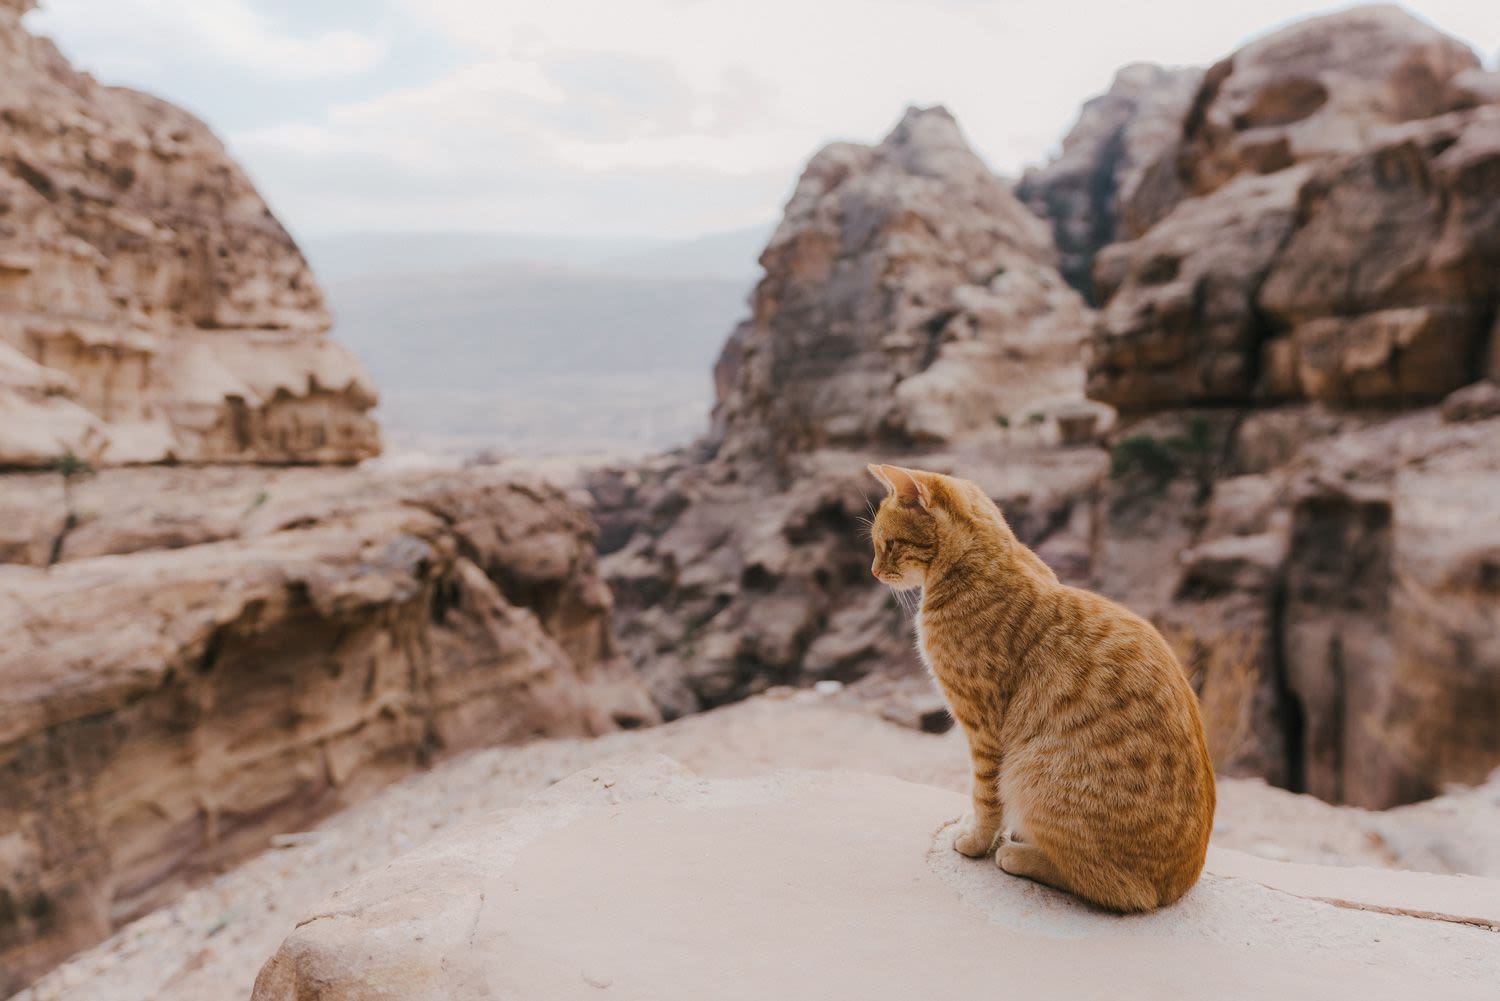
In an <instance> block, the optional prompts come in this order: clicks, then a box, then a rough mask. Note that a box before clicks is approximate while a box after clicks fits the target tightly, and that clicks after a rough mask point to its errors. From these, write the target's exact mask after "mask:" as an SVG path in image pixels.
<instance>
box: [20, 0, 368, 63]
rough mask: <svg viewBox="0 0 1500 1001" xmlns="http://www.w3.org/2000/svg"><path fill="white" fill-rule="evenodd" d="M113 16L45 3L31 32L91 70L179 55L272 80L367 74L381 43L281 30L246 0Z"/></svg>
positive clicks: (193, 1) (128, 8)
mask: <svg viewBox="0 0 1500 1001" xmlns="http://www.w3.org/2000/svg"><path fill="white" fill-rule="evenodd" d="M111 6H112V7H114V8H115V13H116V14H117V15H119V16H109V15H108V14H104V15H101V10H100V4H99V3H98V0H47V2H46V3H45V5H44V6H43V7H42V8H41V9H40V10H39V11H36V12H34V13H33V14H31V15H30V21H29V22H28V23H29V24H30V25H31V26H32V27H33V28H34V29H36V30H38V31H40V32H42V33H45V34H50V35H55V36H57V37H60V38H62V39H64V40H65V41H66V43H67V44H68V45H69V47H70V48H78V49H81V50H84V51H87V52H89V53H91V54H93V57H92V58H91V60H90V62H91V65H92V66H93V68H94V69H95V70H96V72H100V73H103V74H106V75H126V76H134V75H139V74H140V73H141V72H142V71H143V70H145V69H147V68H149V67H153V66H160V65H162V64H164V63H172V62H179V61H186V60H197V61H201V60H213V61H215V62H218V63H220V64H226V65H228V66H232V67H235V68H238V69H240V70H246V71H250V72H252V73H253V74H254V75H256V76H260V77H265V78H270V79H274V80H278V81H303V80H315V79H323V78H330V77H341V76H350V75H355V74H360V73H365V72H368V71H369V70H371V69H373V68H374V67H376V66H377V65H379V64H380V62H381V61H382V60H383V59H384V58H385V55H386V44H385V43H384V42H383V41H381V40H379V39H377V38H374V37H372V36H370V35H367V34H364V33H361V32H358V31H352V30H347V29H333V30H325V31H319V32H316V33H313V34H309V35H300V34H293V33H289V32H287V31H285V30H282V29H281V28H280V26H279V25H278V24H276V23H275V22H274V21H273V19H272V18H271V17H269V16H268V15H266V14H265V13H263V12H262V11H261V10H259V9H258V8H257V7H256V6H255V4H254V3H252V2H251V0H190V2H183V0H129V2H128V3H113V4H111Z"/></svg>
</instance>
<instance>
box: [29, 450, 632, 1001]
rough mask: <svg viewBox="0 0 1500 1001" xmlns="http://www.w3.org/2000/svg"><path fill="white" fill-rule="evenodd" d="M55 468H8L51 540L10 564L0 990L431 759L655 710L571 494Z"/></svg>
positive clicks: (351, 474)
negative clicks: (65, 518)
mask: <svg viewBox="0 0 1500 1001" xmlns="http://www.w3.org/2000/svg"><path fill="white" fill-rule="evenodd" d="M61 490H62V487H61V485H60V478H59V477H55V476H49V475H45V474H32V475H19V474H18V475H12V476H7V477H3V478H0V510H4V511H5V512H6V514H7V516H8V518H7V520H11V519H14V521H17V522H22V523H26V524H30V525H34V526H36V528H37V531H38V534H39V535H41V537H42V538H44V539H45V540H47V541H46V544H45V545H43V546H41V547H38V549H37V550H27V549H25V548H20V549H13V550H12V551H11V555H12V556H18V557H19V559H20V561H21V562H19V563H12V564H9V565H5V566H0V635H4V636H6V637H8V640H7V642H6V643H5V644H4V645H3V647H0V677H3V678H4V679H5V685H4V688H3V691H0V863H3V864H0V901H3V902H4V906H3V907H0V971H3V972H0V993H7V994H8V993H9V992H10V991H12V990H16V989H19V988H20V987H21V986H22V985H23V984H24V983H25V982H26V981H27V979H28V978H29V977H30V976H32V975H35V974H36V973H38V972H40V971H42V970H44V969H46V968H47V967H48V966H49V965H50V964H51V963H54V962H56V961H57V960H58V959H60V958H62V957H63V956H66V955H67V954H69V953H71V952H72V951H74V950H76V949H77V948H79V947H81V946H84V945H87V944H90V943H92V942H94V941H97V940H99V939H100V938H102V937H104V936H105V935H106V934H108V933H109V932H110V931H111V930H112V929H113V928H115V927H118V926H119V925H120V924H121V923H123V922H125V921H128V920H131V919H133V918H135V917H138V916H139V915H141V914H143V913H144V912H146V911H147V910H150V909H152V908H154V907H156V906H159V905H160V904H162V903H164V902H166V901H168V900H170V899H172V898H173V897H174V896H176V895H177V894H179V893H180V892H181V891H182V889H184V888H185V887H186V886H188V885H190V884H192V883H194V882H197V881H199V880H201V879H203V878H204V877H206V876H208V875H211V874H213V873H214V872H216V871H218V870H219V869H220V868H222V867H223V866H225V865H228V864H231V863H233V862H236V861H238V860H240V859H242V858H244V857H245V856H247V855H250V854H253V853H256V852H259V851H261V850H263V849H264V848H265V847H266V846H267V843H268V838H269V836H270V835H271V834H273V833H277V832H281V831H286V830H297V829H301V828H304V827H305V826H306V825H307V824H308V823H310V822H311V821H313V820H315V819H317V818H318V817H321V816H323V815H325V814H327V813H329V812H331V811H332V810H334V809H337V808H338V807H340V806H342V805H346V804H348V803H349V802H352V801H353V800H355V799H357V798H360V797H362V796H364V795H366V794H368V793H369V792H372V791H373V790H375V789H377V788H379V787H381V786H382V785H385V784H387V783H389V782H391V781H393V780H394V779H396V778H398V777H400V776H402V775H405V774H407V773H409V772H411V771H413V770H416V769H418V768H421V767H423V766H425V765H426V764H427V763H429V762H430V761H432V760H434V759H435V758H437V757H439V756H441V755H444V754H448V753H452V752H454V751H457V750H462V749H465V748H472V747H480V746H491V745H494V744H497V743H504V742H510V741H518V740H522V739H526V738H530V737H535V736H546V735H562V734H596V733H601V732H604V731H606V730H610V729H614V728H617V727H619V726H637V725H643V724H646V723H649V722H652V721H654V720H655V719H656V718H657V714H656V710H655V708H654V707H653V706H652V704H651V702H650V700H649V698H647V697H646V695H645V692H644V690H643V689H642V688H641V687H640V684H639V682H638V681H637V679H636V677H635V675H634V672H633V671H632V670H631V669H630V668H629V666H628V665H626V664H625V663H624V661H623V660H621V658H620V657H619V655H618V652H617V650H616V648H615V644H614V640H613V637H612V633H611V631H610V626H609V612H610V596H609V592H608V590H607V589H606V588H605V587H604V585H603V582H602V581H601V580H600V578H599V576H598V574H597V570H596V563H595V555H594V550H593V533H592V527H591V524H590V522H589V519H588V516H587V514H586V513H585V512H584V511H583V510H582V509H581V508H579V507H577V506H575V505H573V504H571V503H569V502H568V501H567V500H566V499H565V498H564V497H563V495H562V494H561V493H559V492H558V491H557V490H556V489H554V488H551V487H548V486H546V485H544V484H541V483H538V482H530V481H526V480H517V479H515V478H513V477H510V476H506V475H500V474H495V473H491V472H487V471H484V470H475V471H469V472H466V473H464V474H462V475H457V474H455V475H450V476H447V477H443V476H436V477H434V476H423V477H420V478H415V479H405V478H388V477H382V476H379V475H377V474H373V473H363V472H356V471H328V470H307V469H293V470H285V471H281V472H270V471H261V470H250V469H238V470H236V469H231V468H224V469H218V470H168V469H137V470H110V471H106V472H104V473H102V474H101V475H99V476H98V477H97V478H95V479H93V480H90V481H86V482H84V483H80V484H77V485H76V494H75V496H74V497H73V498H72V500H71V501H68V502H66V505H65V504H64V502H63V498H62V495H61ZM122 498H124V499H133V503H132V501H131V500H127V501H125V502H122V501H121V499H122ZM63 506H70V507H71V508H72V510H73V511H74V512H75V519H74V521H75V524H74V525H73V526H72V527H69V526H68V524H67V523H66V522H64V523H61V524H59V523H57V522H56V521H55V519H54V518H52V514H53V513H55V511H56V510H57V509H58V508H59V507H63ZM54 531H55V532H57V533H58V535H57V536H54V535H53V534H52V533H53V532H54ZM38 550H40V551H38ZM53 558H57V559H60V562H56V563H55V565H52V566H51V567H50V568H44V567H41V566H36V565H26V564H28V563H29V564H36V563H44V562H46V561H47V560H50V559H53Z"/></svg>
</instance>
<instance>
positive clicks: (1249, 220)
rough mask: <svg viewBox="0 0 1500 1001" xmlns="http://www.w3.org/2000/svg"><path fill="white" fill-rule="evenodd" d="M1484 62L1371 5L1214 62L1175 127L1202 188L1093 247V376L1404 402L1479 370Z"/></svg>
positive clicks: (1222, 394) (1489, 259)
mask: <svg viewBox="0 0 1500 1001" xmlns="http://www.w3.org/2000/svg"><path fill="white" fill-rule="evenodd" d="M1477 66H1478V61H1477V59H1476V58H1475V57H1474V55H1473V53H1472V52H1470V51H1469V50H1468V49H1467V48H1466V47H1465V46H1463V45H1462V44H1460V43H1458V42H1456V41H1454V40H1452V39H1450V38H1447V37H1446V36H1443V35H1441V34H1440V33H1438V32H1436V31H1434V30H1433V29H1432V28H1430V27H1428V26H1427V25H1425V24H1423V23H1422V22H1419V21H1417V20H1416V19H1414V18H1412V17H1411V16H1410V15H1407V14H1405V13H1404V12H1402V11H1400V10H1399V9H1397V8H1393V7H1366V8H1355V9H1353V10H1350V11H1345V12H1342V13H1339V14H1334V15H1329V16H1327V17H1322V18H1315V19H1312V20H1309V21H1304V22H1300V23H1298V24H1294V25H1292V26H1290V27H1288V28H1284V29H1282V30H1280V31H1278V32H1275V33H1274V34H1272V35H1269V36H1267V37H1266V38H1264V39H1262V40H1260V41H1257V42H1254V43H1252V44H1250V45H1248V46H1246V47H1245V48H1244V49H1242V50H1240V51H1239V52H1237V53H1235V54H1234V55H1233V56H1231V57H1229V58H1228V59H1226V60H1225V61H1223V62H1222V63H1220V64H1218V65H1217V66H1215V67H1214V68H1213V69H1211V70H1209V71H1208V73H1207V74H1206V75H1205V77H1204V80H1203V83H1202V85H1201V86H1200V87H1199V90H1198V93H1197V96H1196V97H1195V98H1194V101H1193V107H1192V109H1191V110H1190V112H1189V114H1188V115H1187V117H1186V119H1185V120H1184V123H1183V127H1182V130H1181V134H1180V136H1179V138H1178V140H1177V145H1178V154H1177V161H1176V162H1177V168H1178V175H1179V179H1180V181H1181V183H1182V185H1183V188H1184V190H1185V191H1186V192H1188V193H1191V194H1193V195H1194V196H1195V197H1192V198H1189V199H1187V200H1185V201H1182V202H1180V203H1179V204H1177V205H1176V206H1175V208H1173V209H1172V211H1171V212H1170V214H1168V215H1167V216H1166V217H1165V218H1163V219H1162V220H1161V221H1160V222H1159V223H1157V224H1156V225H1154V226H1152V227H1151V228H1149V229H1148V230H1147V231H1145V232H1144V234H1142V235H1140V236H1139V238H1137V239H1133V240H1130V241H1129V242H1124V243H1119V244H1116V245H1114V246H1112V247H1110V248H1108V249H1107V250H1105V251H1104V252H1102V253H1101V254H1100V256H1099V259H1098V262H1097V264H1096V268H1095V275H1094V277H1095V281H1096V285H1097V289H1098V292H1099V295H1100V297H1101V299H1102V300H1103V301H1104V303H1105V305H1104V306H1103V308H1102V311H1101V313H1100V318H1099V322H1098V326H1097V328H1096V331H1095V335H1094V338H1093V354H1094V358H1093V362H1092V365H1091V368H1090V375H1089V383H1088V385H1089V393H1090V395H1091V396H1093V397H1095V398H1097V399H1101V400H1105V401H1107V402H1109V403H1111V404H1114V405H1116V406H1118V407H1120V408H1122V409H1125V410H1130V411H1137V412H1139V411H1150V410H1155V409H1161V408H1167V407H1180V406H1201V405H1224V404H1251V403H1261V402H1268V401H1285V400H1318V401H1325V402H1329V403H1333V404H1340V405H1350V404H1357V405H1379V406H1385V407H1391V406H1411V405H1416V404H1427V403H1435V402H1437V401H1439V400H1441V399H1442V398H1443V397H1444V396H1445V395H1447V394H1448V393H1450V392H1452V391H1453V390H1455V389H1457V388H1459V387H1461V386H1463V385H1465V384H1467V383H1469V382H1472V381H1474V380H1475V379H1477V378H1479V377H1481V376H1482V375H1484V374H1485V373H1486V371H1487V370H1488V368H1489V366H1490V365H1491V364H1492V355H1491V353H1490V351H1491V348H1490V342H1491V339H1492V336H1493V334H1492V332H1493V329H1494V326H1495V322H1496V307H1497V301H1496V298H1495V293H1494V281H1493V275H1494V273H1495V270H1496V268H1497V267H1500V244H1497V240H1500V237H1497V236H1496V234H1497V233H1500V223H1497V221H1496V217H1495V211H1496V210H1495V208H1494V206H1495V198H1494V193H1495V191H1496V190H1497V185H1500V117H1497V116H1500V105H1495V104H1491V103H1486V102H1488V101H1489V100H1490V99H1491V97H1492V96H1493V95H1492V94H1491V92H1490V90H1488V89H1487V88H1486V87H1485V86H1484V84H1483V77H1484V74H1481V73H1479V72H1478V70H1477Z"/></svg>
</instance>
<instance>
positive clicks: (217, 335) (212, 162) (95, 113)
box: [0, 2, 380, 467]
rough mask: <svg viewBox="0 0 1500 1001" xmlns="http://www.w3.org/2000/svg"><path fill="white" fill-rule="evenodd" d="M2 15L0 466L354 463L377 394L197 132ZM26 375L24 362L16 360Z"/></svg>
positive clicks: (214, 144)
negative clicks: (105, 82)
mask: <svg viewBox="0 0 1500 1001" xmlns="http://www.w3.org/2000/svg"><path fill="white" fill-rule="evenodd" d="M30 6H31V4H29V3H14V2H13V3H9V4H7V5H5V6H4V7H0V117H3V118H4V120H5V128H4V130H3V133H0V467H6V466H11V467H17V466H19V467H38V466H46V465H48V464H51V463H53V462H54V461H56V460H57V459H58V458H59V457H60V456H63V455H65V454H67V453H73V454H74V455H77V456H80V457H83V458H86V459H88V460H89V461H91V462H93V463H95V464H122V463H149V462H163V461H176V462H204V461H216V462H217V461H233V462H263V463H287V462H339V463H347V462H354V461H357V460H359V459H362V458H365V457H367V456H370V455H373V454H375V453H376V452H378V451H379V447H380V446H379V435H378V431H377V428H376V426H375V423H374V422H373V420H371V418H370V417H369V415H368V411H369V410H370V409H371V408H372V407H373V406H374V404H375V391H374V388H373V387H372V386H371V384H370V381H369V378H368V377H367V376H366V375H365V372H364V369H363V368H362V367H361V365H360V364H359V362H358V361H357V360H356V359H355V358H354V357H353V356H352V355H351V354H350V353H349V352H348V351H347V350H346V349H345V348H344V347H343V346H342V345H340V344H339V343H337V342H336V341H333V340H331V339H330V338H329V337H327V336H326V332H327V330H328V328H329V325H330V322H331V318H330V316H329V313H328V308H327V305H326V303H325V301H324V298H323V294H322V292H321V290H320V289H319V288H318V284H317V282H316V280H315V279H314V278H313V276H312V273H311V272H310V271H309V269H308V267H307V263H306V261H305V260H304V259H303V257H302V255H301V253H300V252H299V251H298V250H297V247H296V245H295V244H294V243H293V242H292V239H291V237H290V236H289V235H288V234H287V232H286V230H284V229H283V228H282V226H281V224H280V223H278V222H277V221H276V219H275V217H274V216H273V215H272V214H271V211H270V209H269V208H267V206H266V204H265V202H264V201H262V200H261V198H260V196H259V195H258V194H257V193H256V191H255V188H254V187H253V186H252V185H251V183H250V180H249V178H247V177H246V176H245V173H244V172H243V171H242V170H241V169H240V168H239V167H238V166H237V165H236V164H235V163H234V162H233V161H232V160H231V159H230V157H229V155H228V153H227V152H226V151H225V149H224V147H223V145H222V144H221V143H220V142H219V141H218V140H217V139H216V138H215V137H214V136H213V134H212V133H211V132H210V131H209V130H208V128H207V127H206V126H205V125H204V124H203V123H202V122H200V121H198V120H197V119H195V118H193V117H192V116H191V115H189V114H187V113H186V112H184V111H182V110H181V109H179V108H176V107H173V106H172V105H170V104H167V103H165V102H163V101H159V100H157V99H155V98H153V97H150V96H148V95H145V94H141V93H138V92H136V91H132V90H127V89H124V88H119V87H105V86H101V85H100V84H99V83H97V82H96V81H95V80H94V79H93V78H92V77H90V76H88V75H87V74H84V73H80V72H77V71H76V70H74V69H73V68H72V67H71V66H69V65H68V63H67V61H66V60H65V59H64V58H63V57H62V55H61V54H60V53H59V52H58V51H57V49H56V48H55V47H54V46H53V45H52V43H51V42H49V41H46V40H44V39H39V38H35V37H33V36H31V35H30V34H29V33H28V32H27V31H26V29H25V28H24V27H23V26H22V24H21V22H20V14H21V13H23V12H24V10H25V9H27V8H29V7H30ZM23 362H24V363H25V364H22V363H23Z"/></svg>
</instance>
